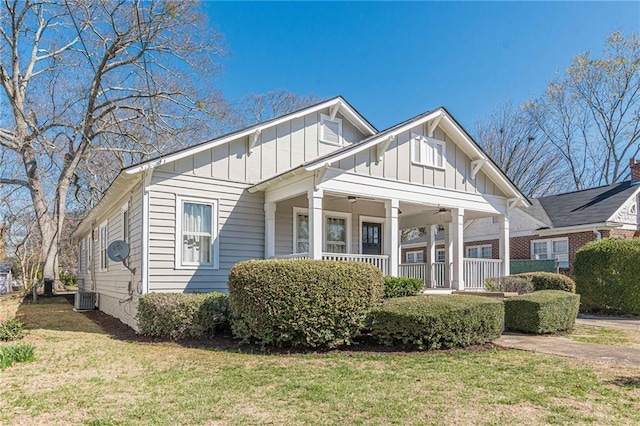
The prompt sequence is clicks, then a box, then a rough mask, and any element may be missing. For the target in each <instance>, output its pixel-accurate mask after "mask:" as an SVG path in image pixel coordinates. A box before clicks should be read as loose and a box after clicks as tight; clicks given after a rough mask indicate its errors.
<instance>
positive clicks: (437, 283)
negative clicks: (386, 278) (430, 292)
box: [398, 262, 449, 288]
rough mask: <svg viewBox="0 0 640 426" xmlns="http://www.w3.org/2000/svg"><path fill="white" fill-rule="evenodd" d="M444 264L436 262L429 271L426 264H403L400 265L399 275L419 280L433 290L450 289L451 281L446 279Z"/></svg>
mask: <svg viewBox="0 0 640 426" xmlns="http://www.w3.org/2000/svg"><path fill="white" fill-rule="evenodd" d="M446 265H447V264H446V263H444V262H436V263H434V264H433V268H432V269H431V271H429V266H428V265H427V264H426V263H401V264H400V265H398V275H400V276H401V277H408V278H419V279H421V280H422V281H423V282H424V283H425V285H426V286H431V287H432V288H449V281H447V279H446V276H447V274H446V267H447V266H446Z"/></svg>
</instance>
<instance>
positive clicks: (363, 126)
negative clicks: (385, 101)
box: [122, 96, 378, 174]
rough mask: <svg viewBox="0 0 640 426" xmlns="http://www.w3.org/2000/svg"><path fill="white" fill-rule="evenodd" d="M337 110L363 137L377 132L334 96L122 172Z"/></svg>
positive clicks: (127, 168)
mask: <svg viewBox="0 0 640 426" xmlns="http://www.w3.org/2000/svg"><path fill="white" fill-rule="evenodd" d="M333 107H337V108H339V112H340V113H342V115H344V116H345V117H347V118H348V119H349V120H350V121H351V122H352V123H353V124H354V125H355V126H356V127H357V128H358V129H359V130H361V131H362V132H363V133H364V134H365V135H367V134H368V135H375V134H376V133H377V132H378V129H376V128H375V127H374V126H373V125H372V124H371V123H370V122H369V121H368V120H367V119H366V118H365V117H364V116H363V115H361V114H360V113H359V112H358V111H357V110H356V109H355V108H354V107H353V106H351V104H350V103H349V102H347V101H346V100H345V99H344V98H343V97H342V96H335V97H333V98H331V99H327V100H326V101H322V102H318V103H317V104H314V105H310V106H308V107H305V108H302V109H299V110H296V111H293V112H291V113H289V114H285V115H281V116H279V117H274V118H272V119H270V120H267V121H263V122H260V123H256V124H254V125H252V126H249V127H245V128H243V129H240V130H236V131H234V132H231V133H227V134H225V135H222V136H219V137H216V138H214V139H210V140H208V141H205V142H202V143H199V144H196V145H192V146H189V147H186V148H182V149H179V150H177V151H173V152H171V153H169V154H167V155H164V156H159V157H155V158H152V159H149V160H145V161H143V162H140V163H138V164H134V165H131V166H129V167H125V168H124V169H122V171H124V172H126V173H128V174H135V173H139V172H141V171H143V170H146V169H148V168H153V167H157V166H160V165H162V164H166V163H170V162H172V161H176V160H179V159H181V158H184V157H188V156H190V155H193V154H197V153H199V152H202V151H206V150H208V149H210V148H213V147H216V146H220V145H223V144H225V143H229V142H231V141H234V140H236V139H238V138H242V137H245V136H249V135H252V134H256V132H260V131H262V129H266V128H269V127H273V126H277V125H278V124H280V123H284V122H286V121H289V120H293V119H294V118H297V117H300V116H303V115H307V114H311V113H313V112H314V111H320V110H323V109H325V108H333Z"/></svg>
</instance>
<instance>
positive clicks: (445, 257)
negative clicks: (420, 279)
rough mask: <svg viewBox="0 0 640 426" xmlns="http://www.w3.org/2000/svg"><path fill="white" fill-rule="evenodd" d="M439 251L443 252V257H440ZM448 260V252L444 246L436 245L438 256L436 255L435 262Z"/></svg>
mask: <svg viewBox="0 0 640 426" xmlns="http://www.w3.org/2000/svg"><path fill="white" fill-rule="evenodd" d="M438 253H442V259H438ZM446 261H447V252H446V250H445V249H444V248H442V247H440V248H438V247H436V256H435V260H434V262H435V263H442V262H446Z"/></svg>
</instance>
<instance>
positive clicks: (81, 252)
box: [78, 238, 86, 275]
mask: <svg viewBox="0 0 640 426" xmlns="http://www.w3.org/2000/svg"><path fill="white" fill-rule="evenodd" d="M85 245H86V242H85V239H84V238H81V239H80V241H79V242H78V275H79V274H82V270H83V269H84V251H85Z"/></svg>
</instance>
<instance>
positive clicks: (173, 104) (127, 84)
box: [0, 0, 223, 278]
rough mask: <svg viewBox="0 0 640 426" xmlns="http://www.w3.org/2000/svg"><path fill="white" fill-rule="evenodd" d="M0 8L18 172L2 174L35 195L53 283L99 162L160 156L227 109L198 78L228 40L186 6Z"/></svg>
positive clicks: (6, 126) (23, 4)
mask: <svg viewBox="0 0 640 426" xmlns="http://www.w3.org/2000/svg"><path fill="white" fill-rule="evenodd" d="M2 7H3V8H4V10H3V11H2V12H1V13H2V16H3V18H2V23H1V24H2V25H1V26H0V36H1V38H0V56H1V63H0V83H1V85H2V89H3V90H2V91H0V97H1V98H0V101H1V102H2V103H3V104H6V105H8V106H9V113H7V114H2V115H0V120H1V121H0V147H2V149H3V151H4V152H3V153H2V155H9V156H11V157H12V158H13V159H15V160H19V163H18V164H20V165H21V167H20V169H19V170H18V168H15V169H8V170H5V169H4V168H3V169H2V171H1V174H0V184H4V185H12V186H19V187H22V188H25V189H26V190H27V191H28V192H29V194H30V199H31V204H32V208H33V211H34V213H35V217H36V221H37V224H38V231H39V233H40V237H41V240H42V254H41V256H42V261H43V262H44V270H43V274H44V276H45V277H51V278H54V277H57V262H58V252H59V247H60V237H61V233H62V226H63V223H64V219H65V213H66V209H67V203H68V194H69V190H70V188H71V187H72V186H73V185H76V186H77V185H81V184H82V182H83V181H84V182H85V183H91V182H90V180H91V177H90V174H89V175H87V174H86V172H87V170H89V169H90V165H91V161H93V159H95V158H98V157H99V156H100V155H106V156H107V157H108V156H109V155H111V158H112V159H113V160H114V163H115V164H117V165H124V164H125V163H127V162H131V161H136V160H140V159H143V158H147V157H148V156H153V155H159V154H161V153H162V152H163V150H164V149H169V148H171V147H172V145H173V144H181V143H184V142H185V139H187V140H188V139H189V138H190V137H191V136H192V134H193V132H195V131H198V130H201V129H202V128H203V125H204V124H206V123H210V122H211V118H212V117H215V116H218V115H219V114H220V113H221V111H222V110H221V105H222V102H221V96H220V95H219V94H218V93H216V92H215V91H213V90H211V89H210V87H209V85H207V83H206V80H207V79H206V78H203V76H207V75H210V74H211V73H215V72H216V70H217V66H216V65H217V64H216V62H215V60H216V59H217V57H218V56H219V55H220V54H221V53H222V47H223V46H222V40H221V36H220V35H219V34H218V33H216V32H214V31H212V30H208V29H207V28H208V26H207V25H206V23H205V21H204V15H202V14H201V13H200V12H199V9H198V5H197V4H196V3H194V2H191V1H187V0H184V1H183V0H176V1H171V2H168V1H167V2H160V1H149V2H137V1H133V2H131V1H125V0H115V1H111V0H13V1H11V0H7V1H5V2H3V5H2ZM87 176H88V178H87Z"/></svg>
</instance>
